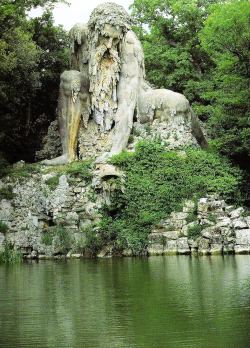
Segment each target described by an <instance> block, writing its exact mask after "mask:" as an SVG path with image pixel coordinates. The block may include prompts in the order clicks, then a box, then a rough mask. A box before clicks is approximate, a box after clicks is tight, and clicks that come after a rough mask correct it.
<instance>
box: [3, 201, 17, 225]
mask: <svg viewBox="0 0 250 348" xmlns="http://www.w3.org/2000/svg"><path fill="white" fill-rule="evenodd" d="M0 202H1V206H0V221H3V222H5V221H12V220H13V215H14V209H13V207H12V205H11V203H10V201H7V200H6V199H2V200H0Z"/></svg>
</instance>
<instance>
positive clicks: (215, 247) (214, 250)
mask: <svg viewBox="0 0 250 348" xmlns="http://www.w3.org/2000/svg"><path fill="white" fill-rule="evenodd" d="M222 251H223V245H222V244H216V243H213V244H211V246H210V252H211V254H220V253H222Z"/></svg>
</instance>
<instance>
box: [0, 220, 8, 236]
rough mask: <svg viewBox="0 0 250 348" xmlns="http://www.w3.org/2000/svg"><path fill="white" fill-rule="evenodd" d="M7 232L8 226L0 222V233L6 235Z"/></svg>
mask: <svg viewBox="0 0 250 348" xmlns="http://www.w3.org/2000/svg"><path fill="white" fill-rule="evenodd" d="M7 231H8V226H7V225H6V224H5V223H4V222H2V221H0V233H3V234H6V232H7Z"/></svg>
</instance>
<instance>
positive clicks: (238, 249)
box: [234, 244, 250, 254]
mask: <svg viewBox="0 0 250 348" xmlns="http://www.w3.org/2000/svg"><path fill="white" fill-rule="evenodd" d="M234 251H235V253H236V254H249V253H250V246H249V245H245V244H243V245H239V244H237V245H235V247H234Z"/></svg>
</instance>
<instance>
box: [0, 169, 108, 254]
mask: <svg viewBox="0 0 250 348" xmlns="http://www.w3.org/2000/svg"><path fill="white" fill-rule="evenodd" d="M44 170H46V171H48V168H47V167H42V168H41V173H37V174H32V175H31V176H30V177H29V178H28V179H27V178H21V179H18V180H17V179H12V178H10V177H9V178H8V177H7V178H5V181H4V183H3V182H1V184H0V185H2V186H3V185H8V186H9V187H12V189H13V193H14V195H15V197H14V199H12V200H6V199H3V200H1V201H0V221H1V223H2V224H4V225H7V227H8V231H7V233H5V234H3V233H1V232H0V248H3V245H4V243H6V242H8V243H9V244H10V245H11V246H12V247H13V248H14V250H20V251H21V252H22V253H23V255H24V257H39V258H46V257H48V258H50V257H53V258H54V257H58V256H60V255H63V254H65V253H68V256H70V255H71V254H74V255H75V257H78V256H79V254H80V252H82V249H83V247H84V243H85V240H86V229H87V227H88V226H89V225H90V224H92V223H94V222H98V221H99V219H100V214H99V212H98V209H99V208H100V207H101V205H102V203H103V202H104V197H103V194H102V192H100V194H98V195H96V193H95V191H94V187H93V184H92V183H90V182H89V181H87V180H84V179H80V178H73V177H72V176H69V175H66V174H58V173H57V172H53V171H51V172H49V173H44V174H42V172H43V171H44ZM51 179H53V180H54V182H55V184H54V186H53V187H52V186H51V185H50V182H51ZM99 181H100V180H99Z"/></svg>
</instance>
